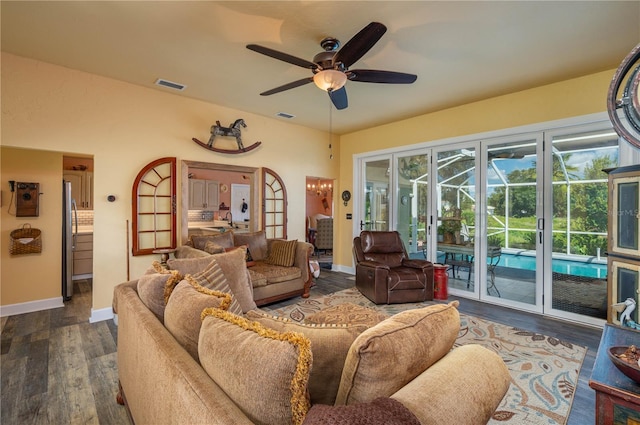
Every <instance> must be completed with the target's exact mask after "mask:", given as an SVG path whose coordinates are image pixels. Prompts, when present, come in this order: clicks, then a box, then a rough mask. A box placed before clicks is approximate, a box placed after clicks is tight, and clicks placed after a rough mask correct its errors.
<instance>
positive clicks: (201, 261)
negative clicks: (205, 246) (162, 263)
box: [167, 251, 213, 276]
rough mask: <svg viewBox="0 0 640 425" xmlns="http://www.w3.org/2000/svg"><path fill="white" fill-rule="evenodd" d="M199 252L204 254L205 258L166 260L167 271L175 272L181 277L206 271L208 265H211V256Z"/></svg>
mask: <svg viewBox="0 0 640 425" xmlns="http://www.w3.org/2000/svg"><path fill="white" fill-rule="evenodd" d="M200 252H202V253H203V254H205V257H196V258H170V259H169V260H167V267H169V270H177V271H178V272H179V273H180V274H181V275H183V276H186V275H188V274H190V275H194V274H196V273H200V272H201V271H203V270H204V269H206V268H207V267H208V266H209V264H211V260H212V259H213V256H212V255H209V254H207V253H205V252H204V251H200Z"/></svg>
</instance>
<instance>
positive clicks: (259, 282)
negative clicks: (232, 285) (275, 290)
mask: <svg viewBox="0 0 640 425" xmlns="http://www.w3.org/2000/svg"><path fill="white" fill-rule="evenodd" d="M254 265H255V264H254ZM248 270H249V280H250V281H251V286H253V287H254V288H259V287H260V286H267V278H266V277H265V275H263V274H262V273H258V271H257V270H256V268H255V267H253V266H252V267H249V268H248Z"/></svg>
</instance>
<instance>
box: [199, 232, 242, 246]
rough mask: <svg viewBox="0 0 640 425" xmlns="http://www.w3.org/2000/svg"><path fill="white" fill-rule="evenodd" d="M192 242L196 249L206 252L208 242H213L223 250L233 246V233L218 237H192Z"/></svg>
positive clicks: (222, 234) (221, 234) (225, 233)
mask: <svg viewBox="0 0 640 425" xmlns="http://www.w3.org/2000/svg"><path fill="white" fill-rule="evenodd" d="M191 242H192V243H193V247H194V248H196V249H200V250H204V247H205V246H206V245H207V242H213V243H215V244H216V245H220V246H221V247H223V248H231V247H232V246H233V232H224V233H220V234H217V235H192V236H191Z"/></svg>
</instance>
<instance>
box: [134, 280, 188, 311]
mask: <svg viewBox="0 0 640 425" xmlns="http://www.w3.org/2000/svg"><path fill="white" fill-rule="evenodd" d="M160 270H162V269H160ZM180 280H182V275H181V274H180V273H179V272H178V271H176V270H172V271H169V270H164V271H161V272H160V273H157V272H156V273H147V274H143V275H142V276H140V279H138V286H137V289H138V296H139V297H140V300H141V301H142V302H143V303H144V305H145V306H146V307H147V308H148V309H149V310H151V312H152V313H153V314H154V315H155V316H156V317H157V318H158V320H160V321H161V322H164V312H165V306H166V302H165V291H166V290H167V288H171V289H173V287H174V286H175V285H176V284H177V283H178V282H180Z"/></svg>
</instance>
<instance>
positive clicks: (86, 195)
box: [62, 170, 93, 210]
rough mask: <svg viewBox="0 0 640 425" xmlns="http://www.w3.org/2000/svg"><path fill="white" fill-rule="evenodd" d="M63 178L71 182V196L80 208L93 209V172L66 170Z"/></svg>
mask: <svg viewBox="0 0 640 425" xmlns="http://www.w3.org/2000/svg"><path fill="white" fill-rule="evenodd" d="M62 178H63V179H64V180H66V181H68V182H71V197H72V198H73V199H75V200H76V205H77V206H78V209H79V210H91V209H93V172H91V171H76V170H64V171H63V173H62Z"/></svg>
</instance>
